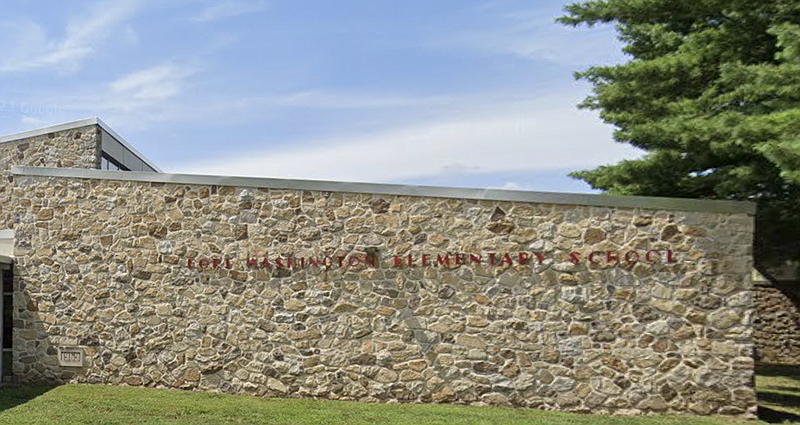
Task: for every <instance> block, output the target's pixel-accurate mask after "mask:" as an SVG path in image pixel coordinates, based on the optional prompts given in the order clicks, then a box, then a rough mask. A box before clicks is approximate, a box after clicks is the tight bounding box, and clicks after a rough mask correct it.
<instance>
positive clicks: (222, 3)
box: [192, 0, 268, 22]
mask: <svg viewBox="0 0 800 425" xmlns="http://www.w3.org/2000/svg"><path fill="white" fill-rule="evenodd" d="M267 6H268V4H267V3H266V2H264V1H254V0H252V1H240V0H218V1H214V2H212V3H210V4H209V5H208V6H207V7H206V8H205V9H203V10H202V11H201V12H200V13H199V14H197V15H196V16H195V17H194V18H192V19H193V20H194V21H197V22H210V21H216V20H219V19H224V18H232V17H234V16H239V15H246V14H250V13H256V12H261V11H262V10H264V9H266V8H267Z"/></svg>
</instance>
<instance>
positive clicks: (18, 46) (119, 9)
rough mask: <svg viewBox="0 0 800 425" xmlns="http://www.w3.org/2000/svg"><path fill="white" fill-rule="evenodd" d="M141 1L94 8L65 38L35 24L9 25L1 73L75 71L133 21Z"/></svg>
mask: <svg viewBox="0 0 800 425" xmlns="http://www.w3.org/2000/svg"><path fill="white" fill-rule="evenodd" d="M141 3H142V1H141V0H116V1H106V2H100V3H96V4H94V5H93V6H92V7H90V9H89V10H90V12H89V14H88V16H85V15H83V16H81V17H80V18H79V19H78V18H76V19H73V20H71V21H70V22H69V23H68V24H67V26H66V29H65V30H64V34H63V35H62V36H61V37H57V38H49V37H48V36H47V32H46V30H45V29H44V28H43V27H42V26H41V25H39V24H37V23H35V22H32V21H16V22H15V21H5V22H3V23H2V24H0V28H1V29H2V31H3V34H4V35H5V36H4V37H3V38H4V39H5V41H4V42H0V58H2V59H0V72H19V71H28V70H31V69H37V68H44V67H57V69H59V70H69V71H74V70H77V69H79V68H80V67H81V65H82V63H83V61H84V60H85V59H86V58H87V57H88V56H89V55H90V54H91V53H93V52H94V51H95V49H96V48H97V47H98V46H99V45H100V44H102V43H103V42H104V41H105V40H106V38H107V37H108V35H109V34H110V33H111V32H112V31H114V30H116V29H117V28H118V27H120V26H121V24H122V23H123V22H125V21H126V20H127V19H129V18H130V17H131V16H132V15H133V14H134V13H135V12H136V11H137V10H138V9H139V7H140V5H141Z"/></svg>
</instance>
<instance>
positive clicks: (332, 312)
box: [14, 175, 755, 416]
mask: <svg viewBox="0 0 800 425" xmlns="http://www.w3.org/2000/svg"><path fill="white" fill-rule="evenodd" d="M15 183H16V185H15V198H14V199H15V203H16V204H15V208H16V209H17V210H18V211H19V212H20V214H21V222H20V223H19V225H18V227H17V233H16V234H17V237H16V246H15V253H16V264H15V279H16V282H15V285H16V289H17V295H18V296H16V298H15V313H16V316H15V325H17V326H16V327H15V329H14V351H15V352H14V374H15V377H16V379H17V380H18V381H21V382H34V381H41V380H47V381H58V382H68V381H71V382H91V383H108V384H127V385H136V386H156V387H170V388H184V389H201V390H209V391H219V392H224V393H236V394H255V395H263V396H280V397H323V398H330V399H355V400H368V401H385V400H399V401H407V402H448V403H470V404H474V403H488V404H499V405H509V404H510V405H516V406H528V407H537V408H547V409H561V410H570V411H580V412H599V413H603V412H605V413H619V414H634V413H642V412H671V413H686V412H690V413H697V414H725V415H742V416H752V415H753V413H754V412H755V410H754V409H755V394H754V390H753V360H752V359H753V345H752V335H751V321H752V313H753V311H752V307H751V303H752V299H751V298H752V282H751V280H750V276H749V271H750V269H751V266H752V263H751V242H752V217H751V216H749V215H747V214H723V213H700V212H669V211H655V210H646V209H630V208H621V207H616V208H604V207H589V206H576V205H554V204H536V203H525V202H501V201H485V200H484V201H476V200H462V199H446V198H424V197H411V196H378V195H368V194H356V193H331V192H320V191H295V190H275V189H264V188H243V187H229V186H210V185H185V184H171V183H147V182H137V181H113V180H105V179H104V180H100V179H93V180H85V179H77V178H62V177H36V176H32V175H18V176H16V178H15ZM651 249H652V250H659V252H661V253H666V250H673V252H674V256H675V257H674V260H675V262H674V263H665V262H663V261H662V262H658V263H656V264H644V263H642V262H640V263H636V264H623V265H617V264H616V263H615V262H613V261H612V262H610V263H608V264H597V265H587V263H586V261H582V262H580V264H574V263H573V262H571V261H570V259H569V257H568V255H567V254H566V253H567V252H569V251H576V252H579V253H581V254H579V255H583V256H584V257H583V259H584V260H585V256H586V255H588V253H590V252H591V251H595V250H596V251H613V252H616V251H621V252H627V251H629V250H638V251H639V252H642V253H643V252H644V251H646V250H651ZM490 252H491V253H518V252H528V253H535V252H542V253H545V254H546V255H547V259H545V261H544V263H543V264H538V261H536V260H535V259H534V260H533V261H532V262H530V263H527V264H519V263H518V262H517V260H515V259H517V258H518V257H516V256H515V257H514V258H513V259H512V264H511V265H509V264H508V263H507V262H504V261H501V262H499V263H498V264H494V265H489V264H487V263H485V261H484V263H482V264H462V265H456V264H454V263H450V264H449V265H437V264H435V260H434V259H435V258H437V257H436V255H437V254H439V255H443V254H444V253H450V254H452V255H455V254H456V253H467V254H469V253H473V254H476V255H477V254H479V253H482V254H481V255H483V256H486V255H487V253H490ZM409 254H411V255H412V256H413V257H412V258H413V261H414V265H413V266H410V267H409V266H407V265H405V261H406V260H405V259H406V258H407V257H406V256H407V255H409ZM426 254H427V255H430V257H428V262H429V263H434V264H428V265H427V266H423V265H422V262H424V261H425V259H424V257H423V256H424V255H426ZM319 255H329V256H330V258H334V259H338V258H342V259H343V261H342V262H341V263H339V261H338V260H333V261H332V263H331V267H330V268H326V267H314V266H309V265H308V264H306V265H305V267H299V266H297V265H296V264H295V266H296V267H294V268H287V267H278V265H277V262H276V261H275V257H277V256H281V257H282V258H290V257H291V258H295V259H299V258H314V257H315V256H319ZM394 255H398V256H399V257H398V258H399V259H400V261H399V263H400V264H402V266H400V267H395V261H397V260H396V259H395V257H393V256H394ZM498 255H499V256H498V258H501V259H502V258H504V257H502V255H501V254H498ZM531 256H533V254H531ZM264 257H267V258H268V259H272V260H271V261H272V265H273V267H271V268H267V267H259V268H248V267H247V265H246V264H247V259H248V258H257V259H261V258H264ZM214 258H217V259H219V260H218V261H219V263H218V266H219V267H218V268H214V267H213V259H214ZM352 258H356V262H355V264H354V265H353V266H352V267H351V266H349V265H348V264H351V263H350V261H351V260H350V259H352ZM369 258H372V259H375V258H378V259H380V260H381V261H380V262H379V265H380V267H369V266H366V259H369ZM465 258H468V257H465ZM534 258H535V257H534ZM603 258H605V257H603ZM189 259H191V260H192V261H193V262H192V264H191V265H192V267H190V263H189V261H188V260H189ZM226 259H227V260H226ZM359 259H360V260H359ZM662 259H663V258H662ZM484 260H485V258H484ZM226 261H229V262H230V268H228V265H227V264H226ZM256 263H257V264H259V265H261V264H263V263H261V262H260V261H256ZM200 266H203V267H204V269H202V270H200V269H199V267H200ZM60 346H81V347H84V349H85V353H86V356H87V358H86V363H85V367H84V368H82V369H74V368H67V367H60V366H59V365H58V361H57V357H56V353H57V351H56V349H57V347H60Z"/></svg>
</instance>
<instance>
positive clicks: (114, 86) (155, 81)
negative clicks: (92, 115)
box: [109, 64, 194, 101]
mask: <svg viewBox="0 0 800 425" xmlns="http://www.w3.org/2000/svg"><path fill="white" fill-rule="evenodd" d="M193 73H194V71H192V70H190V69H183V68H180V67H178V66H176V65H173V64H162V65H157V66H153V67H150V68H145V69H142V70H139V71H135V72H132V73H130V74H128V75H125V76H123V77H121V78H119V79H117V80H115V81H113V82H111V83H110V84H109V87H110V89H111V92H112V93H113V94H114V96H122V97H123V98H126V99H128V100H135V101H159V100H164V99H168V98H170V97H173V96H176V95H178V94H180V93H181V91H182V90H183V88H184V84H185V79H186V78H187V77H188V76H190V75H192V74H193Z"/></svg>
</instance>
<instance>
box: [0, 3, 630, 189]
mask: <svg viewBox="0 0 800 425" xmlns="http://www.w3.org/2000/svg"><path fill="white" fill-rule="evenodd" d="M563 6H564V2H562V1H514V0H508V1H488V2H487V1H471V0H436V1H430V0H422V1H420V0H403V1H381V2H377V1H374V0H369V1H368V0H363V1H362V0H346V1H336V2H331V1H325V0H285V1H278V0H274V1H259V0H249V1H245V0H220V1H211V0H208V1H206V0H175V1H170V2H159V1H155V0H117V1H107V2H92V1H89V2H78V1H76V2H57V1H46V2H28V1H22V0H10V1H4V2H3V13H2V16H1V17H0V30H2V33H3V34H4V37H3V38H2V39H0V134H9V133H13V132H17V131H24V130H30V129H34V128H37V127H42V126H46V125H51V124H57V123H61V122H65V121H71V120H75V119H80V118H87V117H91V116H98V117H100V118H101V119H103V120H104V121H105V122H106V123H108V124H109V125H110V126H111V127H113V128H114V129H115V130H116V131H117V132H118V133H120V134H121V135H122V136H123V137H125V138H126V139H127V140H128V142H130V143H131V144H133V145H134V146H136V147H137V149H139V150H140V151H141V152H143V153H144V154H145V155H146V156H148V157H149V158H150V159H151V160H153V161H154V162H155V163H156V164H158V165H159V166H160V167H161V168H163V169H164V170H165V171H167V172H190V173H203V174H226V175H249V176H264V177H279V178H309V179H326V180H349V181H367V182H394V183H415V184H435V185H447V186H465V187H500V188H514V189H530V190H543V191H569V192H585V191H588V190H589V188H588V186H587V185H585V184H584V183H582V182H579V181H575V180H572V179H570V178H569V177H567V176H566V174H567V173H568V172H569V171H572V170H576V169H584V168H590V167H594V166H596V165H600V164H608V163H614V162H617V161H619V160H620V159H623V158H630V157H635V156H637V155H638V153H637V152H636V151H635V150H634V149H633V148H630V147H627V146H624V145H620V144H617V143H614V142H613V141H612V139H611V131H612V128H611V127H610V126H608V125H605V124H603V123H602V122H601V121H600V120H599V118H598V117H597V115H596V114H595V113H593V112H590V111H580V110H578V109H577V108H576V106H575V105H576V104H577V103H578V102H580V100H581V99H582V98H583V97H585V96H586V95H587V94H588V93H589V86H588V85H587V84H585V83H582V82H575V81H574V79H573V77H572V75H573V72H574V71H576V70H581V69H585V68H586V67H588V66H590V65H593V64H611V63H617V62H620V61H624V60H625V57H624V56H623V55H622V54H621V53H620V50H619V49H620V46H619V43H618V42H617V41H616V39H615V37H614V32H613V29H612V28H610V27H595V28H591V29H587V28H578V29H573V28H568V27H563V26H561V25H558V24H556V23H554V19H555V18H556V17H557V16H558V15H559V14H560V13H561V9H562V8H563Z"/></svg>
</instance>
